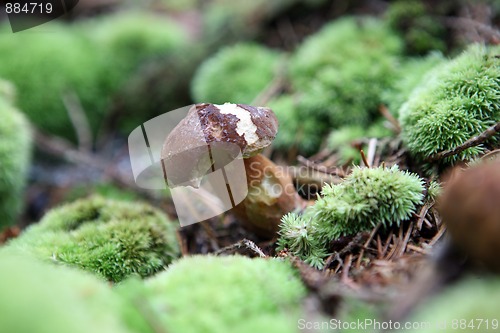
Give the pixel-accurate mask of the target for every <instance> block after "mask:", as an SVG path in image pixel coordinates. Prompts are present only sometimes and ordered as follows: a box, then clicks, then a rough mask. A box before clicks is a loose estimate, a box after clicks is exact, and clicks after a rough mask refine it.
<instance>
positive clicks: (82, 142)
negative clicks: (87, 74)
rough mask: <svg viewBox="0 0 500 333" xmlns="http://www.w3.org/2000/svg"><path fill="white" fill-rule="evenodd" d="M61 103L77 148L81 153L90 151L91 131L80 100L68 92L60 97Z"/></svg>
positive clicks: (74, 94) (73, 93) (71, 92)
mask: <svg viewBox="0 0 500 333" xmlns="http://www.w3.org/2000/svg"><path fill="white" fill-rule="evenodd" d="M62 101H63V104H64V106H65V107H66V112H67V113H68V116H69V119H70V120H71V124H72V125H73V128H74V129H75V133H76V137H77V139H78V148H79V149H80V150H81V151H85V152H89V151H90V150H91V149H92V130H91V129H90V124H89V120H88V118H87V115H86V114H85V110H83V106H82V103H81V102H80V98H78V95H77V94H76V93H75V92H74V91H68V92H66V93H64V94H63V95H62Z"/></svg>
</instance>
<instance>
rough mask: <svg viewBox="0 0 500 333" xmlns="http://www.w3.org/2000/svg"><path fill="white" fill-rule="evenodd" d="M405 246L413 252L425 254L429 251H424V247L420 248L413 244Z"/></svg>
mask: <svg viewBox="0 0 500 333" xmlns="http://www.w3.org/2000/svg"><path fill="white" fill-rule="evenodd" d="M406 247H407V248H408V250H410V251H415V252H418V253H421V254H425V255H427V254H429V251H426V250H425V249H422V248H421V247H418V246H415V245H413V244H408V245H407V246H406Z"/></svg>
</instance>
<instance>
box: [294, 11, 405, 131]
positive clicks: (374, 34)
mask: <svg viewBox="0 0 500 333" xmlns="http://www.w3.org/2000/svg"><path fill="white" fill-rule="evenodd" d="M400 52H401V41H400V40H399V38H398V37H397V36H396V35H395V34H394V33H392V32H391V31H390V29H388V28H387V27H386V26H385V25H384V24H383V23H382V22H381V21H378V20H376V19H373V18H361V17H359V18H355V17H349V18H343V19H340V20H337V21H334V22H333V23H331V24H328V25H327V26H325V27H324V28H323V29H322V30H321V31H319V32H318V33H316V34H315V35H313V36H311V37H309V38H308V39H307V40H306V41H305V42H304V43H303V44H302V45H301V46H300V48H299V49H298V50H297V52H296V54H295V55H294V56H293V58H292V61H291V79H292V83H293V86H294V89H295V90H296V91H297V92H298V93H299V94H300V95H301V101H300V109H301V115H302V117H303V119H306V118H308V117H316V118H318V123H322V122H324V121H326V123H327V125H329V126H330V127H339V126H342V125H348V124H353V123H357V124H360V125H361V126H363V125H366V124H368V123H370V122H371V121H372V120H373V119H374V118H376V117H377V116H378V107H379V105H380V104H381V94H382V92H383V91H384V89H386V88H387V87H389V86H390V83H391V82H392V79H393V78H394V75H395V72H396V69H397V65H398V55H399V54H400ZM320 132H321V131H320ZM321 134H325V133H324V132H323V133H321ZM321 134H320V135H321Z"/></svg>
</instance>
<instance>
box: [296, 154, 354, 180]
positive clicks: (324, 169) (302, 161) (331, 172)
mask: <svg viewBox="0 0 500 333" xmlns="http://www.w3.org/2000/svg"><path fill="white" fill-rule="evenodd" d="M297 161H298V162H299V163H300V164H302V165H304V166H306V167H308V168H311V169H313V170H316V171H318V172H322V173H326V174H329V175H335V176H339V177H345V176H346V174H345V171H344V170H342V169H341V168H337V167H335V168H327V167H326V166H324V165H320V164H317V163H315V162H313V161H311V160H309V159H307V158H305V157H304V156H300V155H299V156H297Z"/></svg>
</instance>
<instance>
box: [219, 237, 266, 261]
mask: <svg viewBox="0 0 500 333" xmlns="http://www.w3.org/2000/svg"><path fill="white" fill-rule="evenodd" d="M241 248H245V249H247V250H250V251H252V252H254V253H256V254H257V255H258V256H259V257H261V258H266V257H267V256H266V255H265V254H264V252H263V251H262V250H261V249H260V248H259V247H258V246H257V245H256V244H255V243H254V242H252V241H251V240H248V239H242V240H240V241H239V242H238V243H235V244H232V245H229V246H226V247H224V248H222V249H220V250H218V251H216V252H214V254H215V255H216V256H218V255H221V254H224V253H227V252H231V251H236V250H238V249H241Z"/></svg>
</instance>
